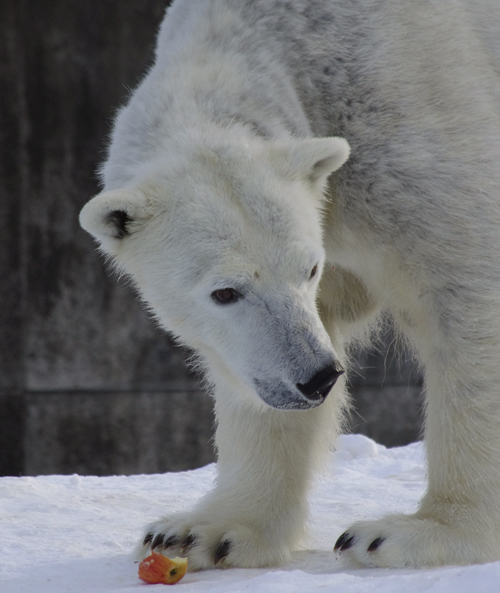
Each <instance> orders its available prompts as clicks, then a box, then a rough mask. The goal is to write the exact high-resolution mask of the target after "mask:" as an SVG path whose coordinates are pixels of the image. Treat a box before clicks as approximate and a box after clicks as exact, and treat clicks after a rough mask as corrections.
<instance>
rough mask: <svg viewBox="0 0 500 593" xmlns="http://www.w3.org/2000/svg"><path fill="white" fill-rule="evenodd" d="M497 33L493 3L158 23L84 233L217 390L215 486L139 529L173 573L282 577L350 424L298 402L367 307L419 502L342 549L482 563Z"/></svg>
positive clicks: (493, 303)
mask: <svg viewBox="0 0 500 593" xmlns="http://www.w3.org/2000/svg"><path fill="white" fill-rule="evenodd" d="M306 9H307V10H306ZM499 33H500V9H499V5H498V3H497V1H496V0H474V2H473V1H472V0H470V1H466V0H463V1H461V0H443V1H441V2H432V1H425V2H410V1H409V0H407V1H404V2H400V1H399V0H398V1H397V0H386V1H384V2H372V1H371V0H359V1H358V2H341V1H340V0H339V1H336V0H321V1H318V2H314V3H309V2H307V1H306V0H291V1H290V2H288V3H286V4H278V3H273V2H269V1H265V0H253V1H252V2H250V1H249V2H241V3H234V2H229V1H228V0H191V1H187V0H177V1H176V2H174V4H173V5H172V7H171V8H170V9H169V10H168V14H167V17H166V19H165V21H164V23H163V25H162V29H161V31H160V34H159V38H158V48H157V56H156V63H155V65H154V66H153V68H152V69H151V71H150V72H149V73H148V75H147V77H146V78H145V79H144V80H143V82H142V83H141V85H140V86H139V88H138V89H137V90H136V91H135V93H134V95H133V96H132V98H131V100H130V102H129V104H128V105H127V106H126V107H125V108H123V109H122V110H121V111H120V113H119V115H118V117H117V120H116V123H115V128H114V132H113V137H112V143H111V146H110V150H109V158H108V160H107V161H106V163H105V164H104V166H103V169H102V177H103V182H104V186H105V187H104V192H103V193H102V194H101V195H99V196H97V197H96V198H94V199H93V200H91V201H90V202H89V204H87V206H85V208H84V209H83V211H82V214H81V218H80V220H81V223H82V226H83V227H84V228H85V229H86V230H88V231H89V232H90V233H91V234H92V235H93V236H94V237H95V238H96V239H97V240H98V241H99V242H100V245H101V249H102V250H103V251H104V252H105V253H107V254H109V255H111V256H112V257H113V261H114V262H115V265H116V267H117V268H118V269H119V270H121V271H123V272H125V273H127V274H128V275H130V276H131V277H132V279H133V280H134V282H135V284H136V286H137V288H138V290H139V291H140V293H141V295H142V297H143V298H144V300H145V302H146V303H147V305H148V306H149V307H150V308H151V310H152V311H153V312H154V314H155V315H156V317H157V319H158V320H159V322H160V323H161V324H162V326H163V327H164V328H165V329H166V330H168V331H170V332H172V333H173V334H174V335H175V336H177V337H178V338H179V339H180V340H181V341H182V342H183V343H185V344H186V345H188V346H189V347H191V348H193V349H194V350H196V352H197V353H198V354H199V356H200V360H201V362H202V364H203V365H204V367H205V368H206V371H207V377H208V380H209V381H210V383H211V384H212V385H213V391H214V396H215V402H216V412H217V420H218V428H217V437H216V444H217V450H218V456H219V457H218V467H219V477H218V481H217V485H216V487H215V489H214V490H213V492H211V493H210V494H209V495H208V496H207V497H206V498H205V499H204V500H202V501H201V502H200V503H199V505H198V506H197V507H196V508H195V509H194V510H193V511H192V512H191V513H188V514H182V515H178V516H174V517H167V518H165V519H162V520H161V521H158V522H155V523H153V524H152V525H150V527H149V528H148V532H150V533H152V534H153V535H154V536H155V537H156V536H158V537H159V534H165V538H164V539H163V541H165V539H166V538H168V537H172V538H173V539H171V540H170V541H171V542H173V547H177V548H178V547H181V548H182V544H183V542H184V548H185V549H184V552H185V553H186V554H188V556H189V558H190V567H191V568H192V569H196V568H210V567H213V566H214V557H215V556H216V555H217V549H218V548H219V553H218V556H219V557H221V556H223V557H222V558H221V559H220V562H219V564H218V565H219V566H262V565H265V564H277V563H280V562H284V561H286V560H287V558H288V557H289V553H290V550H291V549H293V547H294V546H295V545H296V543H297V541H298V539H299V538H300V536H301V534H302V532H303V527H304V521H305V518H306V514H307V507H306V493H307V488H308V484H309V482H310V479H311V476H312V473H313V471H314V470H315V469H316V468H317V466H318V464H319V462H320V459H321V451H324V450H325V449H326V446H325V441H326V439H327V435H328V434H330V435H333V437H334V436H335V434H336V433H337V431H338V430H339V428H340V423H341V418H342V410H343V408H344V406H345V395H344V390H343V384H342V381H339V382H338V383H337V384H336V385H335V387H334V388H333V390H332V392H331V393H330V395H329V396H328V398H327V399H326V401H325V402H324V403H323V404H322V405H321V406H319V407H313V406H312V405H311V406H310V402H309V403H307V404H305V403H304V402H303V400H302V399H301V397H302V396H301V395H300V393H299V391H297V389H298V388H297V385H303V384H304V383H307V381H308V380H309V379H310V378H311V376H313V375H315V373H316V372H317V371H318V369H320V368H322V367H323V366H324V365H325V364H329V363H331V362H332V361H335V364H337V363H338V361H339V360H341V359H342V361H343V363H344V364H345V363H346V360H345V358H346V357H345V354H344V348H343V344H344V343H346V342H348V341H349V340H350V339H352V338H353V337H354V336H357V335H360V332H361V333H362V331H363V328H364V327H366V325H367V324H369V323H370V322H372V321H373V320H374V319H375V318H376V316H377V314H378V313H379V312H381V311H385V310H388V311H390V313H391V314H392V315H393V316H394V318H395V319H396V321H397V323H398V325H399V328H400V330H401V331H402V332H404V333H405V334H406V336H407V337H408V339H409V340H410V342H411V343H412V344H413V346H414V347H415V350H416V352H417V353H418V355H419V357H420V360H421V363H422V366H423V368H424V370H425V376H426V386H427V392H428V397H427V422H426V433H425V440H426V446H427V452H428V465H429V487H428V491H427V494H426V496H425V497H424V499H423V500H422V503H421V506H420V508H419V510H418V511H417V513H416V514H415V515H414V516H395V517H387V518H385V519H382V520H380V521H375V522H373V521H372V522H360V523H357V524H355V525H354V526H352V527H351V528H350V529H349V530H348V533H349V536H352V539H351V540H350V546H348V547H345V550H343V551H342V553H346V554H349V555H350V556H351V558H353V559H355V560H357V561H359V562H361V563H363V564H366V565H370V566H387V567H389V566H391V567H404V566H409V567H419V566H433V565H438V564H446V563H455V564H467V563H474V562H487V561H490V560H498V559H500V495H499V492H500V458H499V455H498V452H499V451H500V397H499V389H500V388H499V385H500V365H499V360H500V266H499V264H498V261H499V259H498V256H497V247H498V245H500V204H499V197H500V196H499V193H500V167H499V161H500V158H499V157H500V77H499V72H500V42H499V39H500V34H499ZM338 136H343V137H345V138H346V139H347V140H348V142H349V145H350V146H351V158H350V159H349V160H347V162H346V164H344V165H343V166H342V164H343V163H344V162H345V161H346V159H347V157H348V154H349V148H348V144H347V142H346V141H345V140H342V139H341V138H338ZM339 167H341V168H340V169H339ZM337 169H338V171H337V172H336V173H334V174H333V175H331V173H332V172H334V171H336V170H337ZM327 181H328V185H327ZM325 190H326V199H323V196H322V194H323V192H324V191H325ZM116 212H118V213H121V214H120V215H119V216H114V217H113V213H116ZM110 215H111V217H110ZM120 220H122V223H120V222H119V221H120ZM117 221H118V222H117ZM123 221H126V224H125V223H123ZM120 224H121V227H120ZM121 235H125V236H123V237H122V238H121ZM333 267H334V268H335V271H333V270H332V268H333ZM313 270H314V271H316V272H317V273H316V274H314V273H313ZM320 277H321V284H319V279H320ZM227 288H232V289H235V290H236V291H237V294H238V295H240V297H241V298H239V300H237V301H235V302H233V303H231V304H227V305H221V304H217V301H216V300H214V297H213V295H214V293H215V292H216V291H218V290H221V289H227ZM302 404H303V405H304V406H305V407H310V409H304V410H300V411H299V410H298V409H293V410H285V409H284V408H286V407H287V406H288V405H290V406H292V407H293V406H299V405H302ZM374 405H376V403H375V402H374ZM271 406H274V408H282V409H273V407H271ZM188 535H192V536H193V537H195V538H196V539H195V540H194V542H192V541H191V540H190V539H188V540H187V541H186V538H187V536H188ZM337 535H338V534H337ZM379 538H380V539H379ZM346 539H347V538H344V541H345V540H346ZM376 540H378V541H379V545H378V546H376V547H374V546H372V548H371V549H370V551H369V548H370V544H371V543H372V542H374V541H376ZM157 541H158V540H157ZM225 541H228V542H230V545H229V546H226V547H224V546H223V547H222V548H220V547H219V546H220V544H221V542H225ZM150 543H151V542H150V541H149V542H148V545H147V546H142V544H141V552H142V553H146V551H147V549H148V547H149V544H150ZM187 544H190V545H189V546H188V545H187ZM221 550H222V551H223V552H224V553H222V552H221ZM174 551H175V552H177V551H179V550H172V552H174Z"/></svg>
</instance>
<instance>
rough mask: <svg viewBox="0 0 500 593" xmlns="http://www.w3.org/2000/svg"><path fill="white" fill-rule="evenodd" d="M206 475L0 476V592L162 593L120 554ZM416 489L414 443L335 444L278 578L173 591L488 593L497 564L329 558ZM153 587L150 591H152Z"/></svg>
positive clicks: (232, 573)
mask: <svg viewBox="0 0 500 593" xmlns="http://www.w3.org/2000/svg"><path fill="white" fill-rule="evenodd" d="M214 476H215V466H214V465H209V466H207V467H204V468H200V469H197V470H193V471H188V472H180V473H169V474H164V475H141V476H111V477H105V478H97V477H93V476H78V475H74V476H39V477H22V478H10V477H5V478H0V545H1V554H0V558H1V560H0V592H1V593H46V592H65V593H68V592H75V593H86V592H92V593H101V592H103V593H104V592H113V593H129V592H135V593H141V592H146V591H148V590H153V591H161V590H162V588H163V587H164V586H163V585H146V584H144V583H142V582H141V581H140V580H139V579H138V578H137V564H136V563H135V562H134V560H133V559H132V558H131V556H130V552H131V550H132V549H133V547H134V545H135V543H136V541H137V539H138V538H139V537H140V535H141V533H142V529H143V527H144V525H145V524H146V523H148V522H149V521H151V520H153V519H155V518H156V517H158V516H160V515H162V514H166V513H169V512H172V511H177V510H185V509H188V508H189V507H191V506H192V505H194V504H195V501H196V500H198V499H199V497H200V496H202V495H203V494H204V493H205V492H206V491H207V490H209V489H210V487H211V486H212V484H213V480H214ZM424 487H425V464H424V457H423V448H422V444H421V443H414V444H412V445H408V446H407V447H400V448H394V449H386V448H385V447H383V446H381V445H377V444H376V443H374V442H373V441H371V440H370V439H367V438H366V437H363V436H361V435H348V436H344V437H342V438H341V439H340V441H339V448H338V451H337V452H336V453H332V456H331V463H330V464H329V467H328V468H327V471H326V472H325V473H324V474H323V475H322V476H321V477H320V478H318V480H317V482H316V484H315V487H314V489H313V491H312V492H311V494H310V502H311V526H310V539H309V541H308V542H307V545H306V548H305V549H303V550H300V551H298V552H296V553H295V555H294V559H293V562H292V563H291V564H290V565H288V566H282V567H280V568H277V569H252V570H247V569H245V570H243V569H231V570H212V571H207V572H198V573H188V574H187V575H186V576H185V577H184V579H183V580H182V581H181V582H180V583H178V584H177V585H175V586H176V587H177V588H178V591H179V593H191V592H193V593H195V592H196V593H197V592H200V593H201V592H203V593H208V592H210V593H212V592H213V593H239V592H243V591H248V592H250V591H251V592H253V591H256V592H259V593H268V592H269V593H270V592H272V593H281V592H286V593H289V592H300V593H310V592H313V591H322V592H329V591H332V592H333V591H334V592H335V593H364V592H370V593H372V592H381V593H382V592H383V593H413V592H419V593H421V592H432V593H461V592H468V593H469V592H470V591H472V590H473V591H474V593H481V592H483V591H484V592H488V593H494V592H495V591H499V590H500V562H495V563H492V564H485V565H481V566H468V567H444V568H437V569H432V570H420V571H417V570H385V569H384V570H382V569H360V568H357V567H355V566H353V565H350V564H349V563H348V562H347V561H346V560H344V559H342V558H339V557H336V555H335V554H334V553H333V552H332V548H333V544H334V543H335V540H336V539H337V537H338V536H339V535H340V534H341V533H342V532H343V531H344V530H345V528H346V527H348V525H349V524H350V523H351V522H353V521H355V520H358V519H364V518H367V517H373V518H375V517H377V516H380V515H383V514H385V513H387V512H393V511H406V512H412V511H413V510H415V508H416V506H417V502H418V500H419V498H420V496H421V495H422V493H423V491H424ZM153 588H154V589H153Z"/></svg>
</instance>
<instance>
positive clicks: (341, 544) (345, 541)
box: [333, 531, 354, 552]
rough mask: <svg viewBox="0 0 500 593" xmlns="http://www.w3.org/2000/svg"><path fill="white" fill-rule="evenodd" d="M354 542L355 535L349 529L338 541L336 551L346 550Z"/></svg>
mask: <svg viewBox="0 0 500 593" xmlns="http://www.w3.org/2000/svg"><path fill="white" fill-rule="evenodd" d="M353 543H354V535H351V534H350V533H349V532H348V531H345V532H344V533H343V534H342V535H341V536H340V537H339V539H338V540H337V541H336V543H335V546H334V548H333V551H334V552H338V551H340V552H343V551H344V550H348V549H349V548H350V547H351V546H352V544H353Z"/></svg>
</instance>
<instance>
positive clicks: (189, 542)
mask: <svg viewBox="0 0 500 593" xmlns="http://www.w3.org/2000/svg"><path fill="white" fill-rule="evenodd" d="M195 541H196V536H195V535H194V533H189V534H188V536H187V537H186V538H185V540H184V541H183V542H182V543H181V554H184V553H185V552H187V551H188V550H189V548H191V547H192V546H193V545H194V543H195Z"/></svg>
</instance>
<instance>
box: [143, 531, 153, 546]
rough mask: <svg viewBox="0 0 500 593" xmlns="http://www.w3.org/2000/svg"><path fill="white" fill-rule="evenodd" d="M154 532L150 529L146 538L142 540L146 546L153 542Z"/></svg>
mask: <svg viewBox="0 0 500 593" xmlns="http://www.w3.org/2000/svg"><path fill="white" fill-rule="evenodd" d="M154 535H155V534H154V533H153V532H152V531H150V532H149V533H148V534H147V535H146V537H145V538H144V541H143V542H142V543H143V545H144V546H147V545H148V544H150V543H151V541H152V539H153V537H154Z"/></svg>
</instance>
